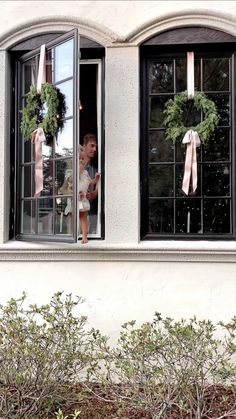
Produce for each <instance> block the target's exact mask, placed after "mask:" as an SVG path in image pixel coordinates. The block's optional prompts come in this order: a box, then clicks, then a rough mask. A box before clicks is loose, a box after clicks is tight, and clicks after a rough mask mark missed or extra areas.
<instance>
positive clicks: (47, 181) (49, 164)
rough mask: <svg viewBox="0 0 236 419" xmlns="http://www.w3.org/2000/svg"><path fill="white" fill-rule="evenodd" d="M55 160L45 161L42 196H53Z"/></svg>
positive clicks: (45, 159)
mask: <svg viewBox="0 0 236 419" xmlns="http://www.w3.org/2000/svg"><path fill="white" fill-rule="evenodd" d="M52 179H53V160H52V159H47V158H44V159H43V190H42V192H41V195H47V196H48V195H53V182H52Z"/></svg>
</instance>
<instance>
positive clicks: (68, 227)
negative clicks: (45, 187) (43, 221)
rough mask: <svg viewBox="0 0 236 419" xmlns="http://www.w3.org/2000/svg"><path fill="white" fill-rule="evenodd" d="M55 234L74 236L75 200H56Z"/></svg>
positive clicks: (69, 198)
mask: <svg viewBox="0 0 236 419" xmlns="http://www.w3.org/2000/svg"><path fill="white" fill-rule="evenodd" d="M55 207H56V214H55V232H56V234H70V235H72V234H73V220H72V216H73V199H72V197H68V198H56V205H55Z"/></svg>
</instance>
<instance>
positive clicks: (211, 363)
mask: <svg viewBox="0 0 236 419" xmlns="http://www.w3.org/2000/svg"><path fill="white" fill-rule="evenodd" d="M221 327H222V332H223V331H225V336H224V339H217V338H216V337H214V336H215V332H216V327H215V326H214V325H213V323H212V322H211V321H205V320H203V321H197V320H196V318H193V319H191V320H189V321H186V320H181V321H179V322H174V320H172V319H170V318H166V319H162V318H161V316H160V315H159V314H158V313H157V314H156V315H155V318H154V321H153V322H152V323H145V324H143V325H142V326H141V327H136V325H135V321H131V322H129V323H126V324H124V325H123V331H122V332H121V334H120V337H119V341H118V345H117V347H116V348H114V349H112V350H111V349H110V348H109V347H108V348H107V350H106V356H104V360H105V362H106V371H105V375H104V374H102V373H101V375H102V376H103V379H101V380H100V381H101V382H104V380H105V381H109V382H110V388H112V389H113V393H112V398H113V399H114V398H116V399H117V401H119V402H120V403H121V402H122V404H123V407H124V409H126V410H127V406H128V407H129V410H131V411H132V410H133V411H136V412H137V411H139V412H140V415H141V416H142V415H143V414H146V415H147V417H151V418H161V419H164V418H172V417H178V418H183V417H186V418H197V419H200V418H203V417H206V418H207V417H208V418H213V417H214V418H215V417H216V416H214V415H213V410H214V408H215V409H217V408H218V406H219V404H220V405H221V409H222V408H223V405H224V402H225V401H229V402H230V403H227V412H228V413H227V415H228V414H229V412H231V414H232V412H233V414H234V415H236V408H235V407H236V404H235V393H234V391H233V392H231V389H233V387H232V386H233V385H235V378H236V366H235V364H234V363H233V362H232V356H233V355H234V354H235V352H236V345H235V331H236V318H235V319H234V320H233V321H232V322H231V323H230V324H226V325H224V324H223V323H221ZM117 383H119V385H117ZM222 385H224V386H228V387H227V389H226V388H225V389H224V390H223V389H222ZM230 385H231V389H230V388H229V386H230ZM106 386H107V387H109V385H108V382H106ZM228 394H230V400H228V397H229V396H228ZM175 414H176V415H177V416H175ZM141 416H140V417H141ZM221 417H222V418H223V417H226V416H221ZM234 417H235V416H234Z"/></svg>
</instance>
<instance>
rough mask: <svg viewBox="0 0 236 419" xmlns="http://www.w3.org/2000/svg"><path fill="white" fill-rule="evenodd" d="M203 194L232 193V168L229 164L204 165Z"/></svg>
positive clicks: (223, 194)
mask: <svg viewBox="0 0 236 419" xmlns="http://www.w3.org/2000/svg"><path fill="white" fill-rule="evenodd" d="M202 187H203V195H204V196H219V195H222V196H226V195H230V169H229V165H228V164H204V165H203V185H202Z"/></svg>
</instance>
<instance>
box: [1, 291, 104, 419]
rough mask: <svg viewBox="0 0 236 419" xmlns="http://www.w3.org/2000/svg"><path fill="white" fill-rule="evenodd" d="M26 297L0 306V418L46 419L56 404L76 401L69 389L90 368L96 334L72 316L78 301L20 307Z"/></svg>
mask: <svg viewBox="0 0 236 419" xmlns="http://www.w3.org/2000/svg"><path fill="white" fill-rule="evenodd" d="M24 302H25V295H23V296H22V298H20V299H19V300H15V299H11V300H10V302H9V303H8V304H7V305H6V306H5V307H3V306H1V307H0V362H1V368H0V416H1V417H4V419H7V418H9V419H10V418H11V419H13V418H17V419H20V418H37V419H38V418H41V417H42V418H44V419H45V418H46V417H47V415H48V414H49V413H50V412H52V411H55V410H56V407H57V406H63V405H64V404H65V403H66V405H67V406H68V405H70V402H71V403H75V401H78V400H79V397H80V398H81V391H82V390H81V391H80V394H78V390H73V389H72V387H73V386H74V383H78V382H79V381H80V379H81V374H82V373H84V371H86V367H87V366H88V365H90V362H91V358H92V356H93V355H92V351H93V341H94V337H98V335H99V334H98V333H97V332H96V331H95V330H93V329H92V330H88V331H87V330H86V328H85V326H86V318H85V317H84V316H80V315H78V314H77V315H75V314H74V313H73V312H74V310H75V309H76V307H77V305H78V304H80V303H81V299H80V298H77V299H76V300H73V299H72V297H71V295H68V296H66V298H65V299H64V300H63V298H62V294H61V293H57V294H55V295H54V296H53V297H52V299H51V301H50V304H48V305H42V306H40V307H38V306H37V305H31V306H29V307H28V308H24Z"/></svg>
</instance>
